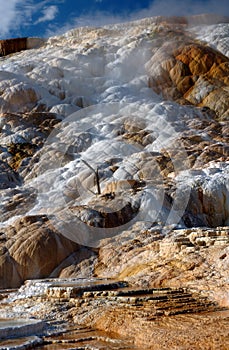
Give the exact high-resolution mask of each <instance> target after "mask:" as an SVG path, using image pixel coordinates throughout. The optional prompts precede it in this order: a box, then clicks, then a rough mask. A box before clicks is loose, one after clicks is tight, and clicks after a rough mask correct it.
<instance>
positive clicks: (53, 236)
mask: <svg viewBox="0 0 229 350" xmlns="http://www.w3.org/2000/svg"><path fill="white" fill-rule="evenodd" d="M1 237H2V240H1V250H2V254H1V261H0V288H14V287H18V286H20V285H21V283H23V281H24V280H26V279H33V278H42V277H48V276H49V275H50V274H51V273H52V272H53V270H54V269H55V268H56V267H57V266H58V265H59V264H60V263H61V262H62V261H63V260H64V259H66V258H67V257H68V256H69V255H71V254H72V253H73V252H74V251H76V250H77V249H78V248H79V246H78V245H77V244H76V243H73V242H72V241H70V240H68V239H66V238H64V237H63V236H61V235H60V234H59V233H58V231H57V230H56V229H55V228H54V227H53V226H52V225H51V223H50V222H49V220H48V218H47V217H45V216H28V217H24V218H22V219H18V220H17V221H15V222H14V225H13V226H9V227H7V228H6V229H2V230H1Z"/></svg>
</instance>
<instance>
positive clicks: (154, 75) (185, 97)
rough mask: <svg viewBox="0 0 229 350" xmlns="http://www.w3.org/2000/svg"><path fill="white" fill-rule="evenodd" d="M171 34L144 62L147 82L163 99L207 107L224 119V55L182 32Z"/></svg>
mask: <svg viewBox="0 0 229 350" xmlns="http://www.w3.org/2000/svg"><path fill="white" fill-rule="evenodd" d="M174 36H175V38H174ZM174 36H173V37H172V39H171V40H170V41H169V42H166V43H163V44H162V45H161V46H160V48H159V49H158V50H156V52H154V54H153V57H152V58H151V60H150V61H149V62H148V63H147V69H148V71H149V74H150V75H151V77H150V78H149V86H150V87H152V88H153V89H154V90H155V91H156V92H157V93H161V94H162V95H163V97H165V98H167V99H171V100H175V101H177V102H178V103H181V104H192V105H195V106H199V107H208V108H209V109H210V110H212V111H214V112H215V113H216V118H218V119H219V120H224V119H227V117H228V110H229V105H228V100H229V98H228V73H229V71H228V70H229V68H228V67H229V59H228V57H226V56H224V55H223V54H222V53H220V52H218V51H216V50H214V49H212V48H210V47H208V46H206V45H205V44H204V43H201V42H198V41H192V40H191V39H190V38H189V37H188V36H186V35H185V34H184V33H183V32H181V33H179V32H178V33H177V32H174Z"/></svg>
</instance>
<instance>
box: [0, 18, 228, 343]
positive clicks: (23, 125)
mask: <svg viewBox="0 0 229 350" xmlns="http://www.w3.org/2000/svg"><path fill="white" fill-rule="evenodd" d="M201 18H202V17H198V18H195V19H193V27H190V21H188V20H187V19H184V18H173V19H166V18H161V17H158V18H151V19H145V20H141V21H137V22H133V23H127V24H120V25H115V26H106V27H103V28H77V29H75V30H72V31H70V32H68V33H66V34H64V35H63V36H58V37H53V38H50V39H48V41H47V43H46V46H43V47H40V48H38V49H37V51H36V53H35V52H34V50H27V51H25V52H21V53H17V55H9V56H7V57H5V58H4V59H3V58H2V59H1V61H0V66H1V71H0V95H1V96H0V113H1V114H0V170H1V171H0V190H1V191H0V199H1V200H0V215H1V217H0V225H1V226H0V250H1V254H0V286H1V288H15V287H19V286H20V285H21V284H23V282H24V281H25V280H27V279H39V278H47V279H48V281H49V278H50V281H53V283H54V280H52V279H53V278H60V279H68V278H75V279H79V278H88V279H91V278H95V277H99V278H113V279H115V280H119V281H120V280H121V281H124V284H125V283H127V282H128V283H129V287H130V289H128V291H127V290H126V291H123V290H119V287H117V286H116V287H117V290H116V291H113V290H112V291H110V292H107V289H109V287H111V285H109V287H104V289H102V290H98V288H97V287H96V288H97V289H93V290H92V289H90V288H89V289H87V290H84V292H83V294H82V293H81V294H80V295H78V294H77V293H78V292H77V293H76V289H75V290H74V291H73V290H72V289H71V288H72V286H71V285H69V286H67V287H66V285H67V282H64V283H65V287H66V288H67V289H66V288H65V287H64V288H65V289H64V291H63V290H60V289H58V283H59V284H60V285H61V282H60V281H59V280H55V283H56V286H55V288H56V289H55V288H54V289H52V288H51V287H50V288H51V289H50V290H49V293H48V294H45V295H44V294H42V296H41V295H40V294H39V293H40V291H41V289H42V288H41V289H39V288H40V287H41V286H43V284H42V283H43V282H42V283H41V284H39V282H37V283H35V282H34V285H33V286H32V285H31V284H29V288H31V291H32V293H34V295H35V294H36V293H37V294H36V295H37V296H38V299H36V300H35V299H33V298H31V297H32V296H33V294H32V295H26V296H25V295H24V294H23V293H24V292H23V291H25V290H27V292H28V289H29V288H27V287H28V282H27V284H26V285H25V287H23V288H22V289H20V290H19V294H16V295H15V299H14V300H13V301H12V303H13V304H7V302H6V304H3V309H4V310H6V311H5V312H6V313H8V314H10V311H9V310H10V308H12V307H13V310H19V309H20V307H22V305H23V303H24V304H25V305H29V307H31V315H30V316H31V317H34V316H35V317H39V318H46V314H47V310H49V311H50V310H53V311H50V315H51V316H52V317H53V318H55V319H60V320H62V321H63V320H64V321H66V320H69V319H70V320H72V321H73V322H75V323H77V322H78V323H80V327H82V325H84V324H85V323H87V325H89V326H92V327H94V328H99V329H101V330H103V331H104V330H105V331H108V330H111V331H114V332H116V333H118V334H119V335H120V336H126V335H127V333H129V335H130V337H131V340H130V339H128V340H127V342H126V343H125V342H124V343H122V344H124V345H125V346H126V348H127V349H128V347H129V346H130V344H133V342H134V344H135V345H133V346H136V348H137V347H140V348H141V349H142V348H147V344H149V346H150V349H159V348H161V349H164V348H171V349H172V348H174V349H175V348H177V346H179V343H180V341H181V342H182V344H184V346H186V347H189V348H190V347H191V348H193V349H195V348H197V347H198V348H200V347H201V348H203V349H205V348H206V349H207V348H208V346H210V345H209V344H210V342H212V343H214V342H215V343H214V344H216V342H217V339H216V338H215V336H214V335H212V334H213V333H215V332H216V326H215V325H214V322H215V323H216V322H218V321H216V320H219V322H220V327H221V333H220V336H219V338H220V341H219V342H220V345H219V346H220V348H222V349H224V348H225V349H226V348H227V345H228V344H227V333H226V326H225V323H226V320H227V318H228V316H227V315H226V314H220V316H219V317H218V316H217V315H218V314H217V313H216V310H218V309H217V308H218V307H228V305H229V303H228V300H229V295H228V278H229V277H228V257H229V251H228V247H229V241H228V239H229V238H228V237H229V236H228V234H229V231H228V224H229V187H228V178H229V175H228V165H229V163H228V161H229V146H228V135H229V126H228V106H229V105H228V100H229V99H228V83H229V81H228V64H229V61H228V56H227V49H226V47H227V45H228V35H227V33H228V24H227V23H226V22H225V21H224V22H223V23H220V24H219V25H218V24H217V22H218V19H217V21H216V23H214V24H212V21H213V19H212V18H211V24H209V22H208V21H207V20H206V18H207V17H203V18H204V19H205V20H204V23H205V25H204V26H200V21H201ZM188 23H189V24H188ZM196 24H198V25H197V26H196ZM212 26H213V27H214V30H215V33H216V34H217V35H215V36H214V40H213V39H212V40H211V39H210V38H211V37H212V28H213V27H212ZM34 40H35V39H34ZM204 40H205V42H204ZM208 41H211V46H209V45H208V44H207V42H208ZM34 43H35V41H34ZM31 45H32V44H31ZM29 283H30V282H29ZM32 283H33V282H32ZM69 283H70V282H69ZM77 283H78V282H77ZM85 283H87V282H84V284H83V286H82V288H84V287H85ZM50 284H51V282H50ZM70 284H71V283H70ZM96 284H97V282H96ZM46 287H47V286H46ZM47 288H48V289H49V287H47ZM47 288H46V292H47ZM82 288H81V291H82ZM93 288H94V287H93ZM131 288H132V289H131ZM161 288H162V290H161ZM171 288H172V289H171ZM186 288H187V289H186ZM153 289H155V290H153ZM59 292H60V294H58V293H59ZM62 292H63V293H62ZM5 293H6V294H7V293H8V292H7V291H6V292H5ZM71 293H72V294H71ZM74 293H75V294H74ZM87 293H88V294H87ZM112 293H113V294H112ZM155 293H156V295H155V298H154V294H155ZM20 296H22V297H23V300H21V301H20ZM28 298H29V301H28ZM39 298H44V299H42V302H40V301H39ZM63 298H65V300H63ZM66 298H67V299H69V298H70V299H71V300H70V301H68V303H67V301H66ZM206 298H207V299H206ZM59 299H61V300H59ZM25 300H26V301H25ZM50 300H51V301H50ZM10 302H11V301H10ZM4 303H5V302H4ZM37 303H38V304H39V303H44V305H43V306H42V307H41V310H40V311H39V312H38V307H37V305H38V304H37ZM66 303H67V304H66ZM39 305H41V304H39ZM14 307H15V309H14ZM21 310H22V311H21V313H22V314H23V315H24V313H25V312H26V311H25V309H24V306H23V307H22V309H21ZM61 310H62V311H63V310H65V311H64V313H63V314H60V311H61ZM69 310H71V311H69ZM62 311H61V312H62ZM200 311H205V312H207V313H208V314H207V315H206V314H205V316H204V315H203V314H200V315H197V313H198V312H200ZM182 312H183V313H184V314H187V313H188V312H191V313H192V316H191V317H190V319H189V318H188V317H187V316H181V315H180V316H177V317H174V318H173V317H171V316H170V317H171V318H170V317H169V315H172V314H180V313H182ZM194 314H195V315H194ZM23 315H22V316H23ZM98 315H99V317H98ZM222 315H223V316H222ZM159 316H160V317H161V318H160V319H158V318H157V317H159ZM221 316H222V317H221ZM13 317H15V314H13ZM139 320H140V321H139ZM152 320H153V322H150V321H152ZM170 320H171V321H170ZM182 322H183V323H185V326H182V327H181V326H180V325H181V323H182ZM193 324H195V325H196V328H195V331H194V332H193V336H192V337H191V338H190V339H187V337H186V333H187V332H189V331H190V329H191V328H192V326H193ZM209 324H210V330H209V331H206V325H209ZM120 325H123V326H120ZM177 325H179V327H178V328H179V330H178V331H176V332H175V328H176V326H177ZM203 325H204V330H203V329H201V327H202V326H203ZM50 327H51V326H50ZM94 328H93V329H94ZM136 329H137V332H136ZM93 332H94V330H93ZM73 333H74V335H73V337H78V335H76V332H75V330H74V332H73ZM166 333H167V335H166ZM93 334H94V333H93ZM152 334H153V335H154V336H153V338H152ZM160 334H162V335H163V339H164V340H163V341H161V340H160ZM46 336H47V334H46ZM61 336H62V337H64V335H63V334H62V335H61ZM176 337H177V339H178V340H177V339H176ZM196 337H197V338H196ZM77 339H78V338H77ZM195 339H198V341H197V342H196V343H195ZM57 341H58V339H57ZM97 341H98V338H96V342H97ZM47 342H49V343H47V344H46V345H47V346H48V345H50V346H53V344H54V342H52V337H50V338H49V339H47ZM131 342H132V343H131ZM111 343H112V340H109V342H107V343H106V345H105V348H106V346H107V348H108V346H109V347H110V348H111V349H112V348H113V347H112V345H111ZM80 345H82V346H84V345H85V343H83V342H81V344H80ZM97 345H98V343H97ZM97 345H96V346H97ZM100 345H101V344H99V346H100ZM103 345H104V344H103ZM124 345H120V343H119V345H117V348H118V347H120V348H122V346H124ZM103 348H104V347H102V345H101V349H103Z"/></svg>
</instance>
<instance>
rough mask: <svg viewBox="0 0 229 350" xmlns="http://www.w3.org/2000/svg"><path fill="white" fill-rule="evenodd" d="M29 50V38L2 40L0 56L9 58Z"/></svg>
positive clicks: (0, 42) (0, 41)
mask: <svg viewBox="0 0 229 350" xmlns="http://www.w3.org/2000/svg"><path fill="white" fill-rule="evenodd" d="M26 49H27V38H14V39H6V40H0V56H7V55H9V54H11V53H15V52H19V51H22V50H26Z"/></svg>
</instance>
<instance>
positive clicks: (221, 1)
mask: <svg viewBox="0 0 229 350" xmlns="http://www.w3.org/2000/svg"><path fill="white" fill-rule="evenodd" d="M0 13H1V14H2V16H1V21H0V39H4V38H9V37H18V36H41V37H47V36H50V35H54V34H60V33H63V32H65V31H67V30H68V29H71V28H74V27H77V26H84V25H97V26H99V25H103V24H107V23H114V22H121V21H128V20H131V19H136V18H143V17H150V16H155V15H191V14H198V13H215V14H223V15H229V6H228V0H187V1H185V0H56V1H50V0H43V1H39V0H38V1H36V0H0Z"/></svg>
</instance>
